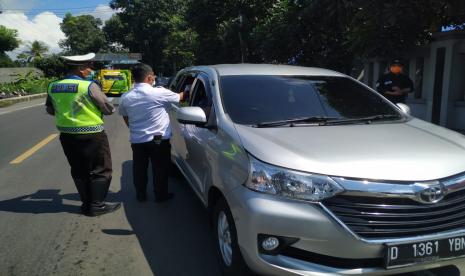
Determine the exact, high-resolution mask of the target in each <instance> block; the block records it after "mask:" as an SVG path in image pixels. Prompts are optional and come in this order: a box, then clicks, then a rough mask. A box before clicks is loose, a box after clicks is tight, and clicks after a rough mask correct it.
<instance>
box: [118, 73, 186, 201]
mask: <svg viewBox="0 0 465 276" xmlns="http://www.w3.org/2000/svg"><path fill="white" fill-rule="evenodd" d="M131 71H132V76H133V79H134V82H135V84H134V88H133V89H131V90H130V91H129V92H127V93H124V94H123V95H122V96H121V100H120V106H119V113H120V115H122V116H123V118H124V121H125V123H126V125H127V126H128V127H129V132H130V141H131V148H132V153H133V155H132V156H133V181H134V186H135V189H136V199H137V200H138V201H140V202H143V201H146V200H147V193H146V187H147V181H148V177H147V169H148V164H149V161H150V163H151V165H152V173H153V187H154V196H155V202H163V201H166V200H169V199H171V198H172V197H173V194H172V193H169V192H168V175H169V170H170V166H171V145H170V137H171V127H170V119H169V116H168V113H167V109H169V108H170V106H171V104H172V103H179V102H180V101H181V100H183V95H184V93H183V92H181V93H179V94H176V93H173V92H171V91H170V90H168V89H166V88H163V87H161V86H157V87H153V84H154V82H155V80H156V76H155V73H154V72H153V70H152V68H151V67H150V66H148V65H146V64H139V65H136V66H135V67H134V68H133V69H132V70H131Z"/></svg>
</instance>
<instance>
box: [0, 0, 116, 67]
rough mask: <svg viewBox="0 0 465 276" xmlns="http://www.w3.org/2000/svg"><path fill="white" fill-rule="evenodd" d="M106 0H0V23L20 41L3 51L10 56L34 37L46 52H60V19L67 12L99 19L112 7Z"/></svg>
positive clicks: (105, 17)
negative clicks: (45, 47) (9, 50)
mask: <svg viewBox="0 0 465 276" xmlns="http://www.w3.org/2000/svg"><path fill="white" fill-rule="evenodd" d="M109 2H110V1H109V0H80V1H76V0H0V9H1V10H2V13H1V14H0V25H3V26H5V27H7V28H10V29H16V30H17V31H18V37H19V39H20V40H21V45H20V47H18V48H17V49H15V50H14V51H12V52H7V54H8V55H9V56H10V57H12V58H14V57H16V55H17V54H19V53H21V52H23V51H25V50H27V49H28V45H30V43H31V42H32V41H34V40H39V41H42V42H44V43H45V44H47V46H48V47H49V52H50V53H58V52H60V48H59V46H58V42H59V41H60V40H61V39H64V38H65V35H64V34H63V32H62V31H61V30H60V23H61V22H62V20H63V17H64V16H65V14H66V13H67V12H70V13H72V14H73V15H81V14H91V15H93V16H95V17H98V18H100V19H101V20H102V21H103V22H105V21H106V20H107V19H109V18H110V17H111V16H112V15H113V14H114V13H115V11H114V10H112V9H111V8H110V7H109Z"/></svg>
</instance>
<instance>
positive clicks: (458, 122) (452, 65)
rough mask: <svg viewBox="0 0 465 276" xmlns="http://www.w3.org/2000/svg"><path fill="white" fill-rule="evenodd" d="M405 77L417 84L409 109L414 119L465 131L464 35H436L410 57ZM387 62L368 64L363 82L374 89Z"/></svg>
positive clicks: (408, 54)
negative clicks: (407, 76)
mask: <svg viewBox="0 0 465 276" xmlns="http://www.w3.org/2000/svg"><path fill="white" fill-rule="evenodd" d="M404 60H405V61H406V65H405V73H407V74H408V75H409V76H410V78H411V79H412V80H414V82H415V92H413V93H411V94H410V95H409V98H408V99H407V105H408V106H409V107H410V108H411V111H412V115H413V116H415V117H418V118H420V119H423V120H426V121H430V122H433V123H435V124H439V125H441V126H445V127H448V128H451V129H458V130H465V31H449V32H440V33H435V34H433V37H432V41H431V43H430V44H429V45H428V46H426V47H421V48H417V49H415V50H413V51H412V52H410V53H407V54H406V56H405V57H404ZM387 67H388V60H385V59H380V58H378V59H372V60H369V61H368V62H366V63H365V69H364V72H365V74H364V76H363V81H364V82H365V83H366V84H368V85H369V86H371V87H373V88H374V87H375V85H376V81H377V80H378V77H379V76H380V75H382V74H383V73H384V72H385V71H386V70H387Z"/></svg>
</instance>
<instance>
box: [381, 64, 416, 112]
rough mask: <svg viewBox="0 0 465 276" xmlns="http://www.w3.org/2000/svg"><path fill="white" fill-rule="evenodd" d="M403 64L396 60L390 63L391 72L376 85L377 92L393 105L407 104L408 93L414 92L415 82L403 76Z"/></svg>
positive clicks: (383, 76)
mask: <svg viewBox="0 0 465 276" xmlns="http://www.w3.org/2000/svg"><path fill="white" fill-rule="evenodd" d="M403 69H404V65H403V63H402V62H401V61H400V60H398V59H395V60H393V61H392V62H391V63H390V66H389V72H388V73H387V74H384V75H382V76H381V77H380V78H379V80H378V82H377V83H376V90H377V91H378V92H379V93H380V94H381V95H383V96H384V97H386V98H387V99H388V100H390V101H391V102H392V103H394V104H396V103H405V100H406V99H407V96H408V93H411V92H413V90H414V88H413V81H412V80H411V79H410V78H409V77H408V76H407V75H405V74H403Z"/></svg>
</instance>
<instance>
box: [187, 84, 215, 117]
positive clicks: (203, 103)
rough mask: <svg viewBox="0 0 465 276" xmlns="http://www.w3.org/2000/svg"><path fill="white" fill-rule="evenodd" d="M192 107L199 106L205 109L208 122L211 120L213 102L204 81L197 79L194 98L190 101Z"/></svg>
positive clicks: (193, 93)
mask: <svg viewBox="0 0 465 276" xmlns="http://www.w3.org/2000/svg"><path fill="white" fill-rule="evenodd" d="M190 105H191V106H198V107H200V108H202V109H203V111H204V112H205V115H206V117H207V120H208V119H209V118H210V114H211V110H212V106H213V101H212V95H211V92H210V90H209V89H207V88H206V86H205V82H204V80H203V79H197V80H196V82H195V84H194V88H193V90H192V97H191V101H190Z"/></svg>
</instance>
